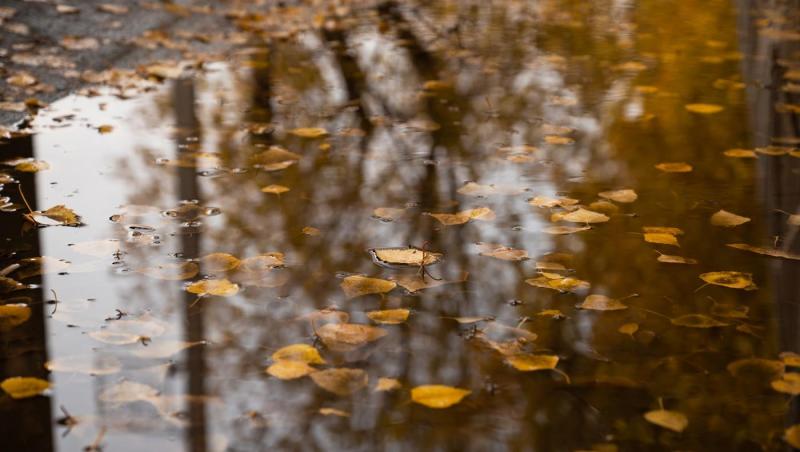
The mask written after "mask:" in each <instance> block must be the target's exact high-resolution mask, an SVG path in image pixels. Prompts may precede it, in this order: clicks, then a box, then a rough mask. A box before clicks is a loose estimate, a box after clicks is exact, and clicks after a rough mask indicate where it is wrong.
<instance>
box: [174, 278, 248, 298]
mask: <svg viewBox="0 0 800 452" xmlns="http://www.w3.org/2000/svg"><path fill="white" fill-rule="evenodd" d="M186 291H187V292H189V293H193V294H197V295H200V296H205V295H215V296H219V297H230V296H233V295H236V294H237V293H239V285H238V284H234V283H232V282H230V281H228V280H227V279H203V280H200V281H196V282H193V283H191V284H189V285H188V286H186Z"/></svg>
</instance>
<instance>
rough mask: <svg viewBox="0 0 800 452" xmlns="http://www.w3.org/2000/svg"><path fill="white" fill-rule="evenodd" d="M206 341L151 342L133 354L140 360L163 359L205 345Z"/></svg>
mask: <svg viewBox="0 0 800 452" xmlns="http://www.w3.org/2000/svg"><path fill="white" fill-rule="evenodd" d="M205 343H206V341H195V342H184V341H178V340H164V339H162V340H159V341H154V342H151V343H150V344H148V345H147V347H141V348H139V349H137V350H136V351H134V352H133V354H134V355H136V356H138V357H139V358H150V359H163V358H169V357H170V356H172V355H175V354H177V353H180V352H182V351H183V350H186V349H187V348H191V347H194V346H197V345H203V344H205Z"/></svg>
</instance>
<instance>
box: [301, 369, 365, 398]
mask: <svg viewBox="0 0 800 452" xmlns="http://www.w3.org/2000/svg"><path fill="white" fill-rule="evenodd" d="M311 379H312V380H313V381H314V383H316V384H317V386H319V387H320V388H322V389H324V390H326V391H328V392H332V393H334V394H336V395H339V396H349V395H350V394H352V393H354V392H356V391H358V390H360V389H362V388H365V387H367V384H368V383H369V380H368V377H367V373H366V372H364V371H363V370H362V369H348V368H346V367H342V368H336V369H325V370H321V371H318V372H314V373H312V374H311Z"/></svg>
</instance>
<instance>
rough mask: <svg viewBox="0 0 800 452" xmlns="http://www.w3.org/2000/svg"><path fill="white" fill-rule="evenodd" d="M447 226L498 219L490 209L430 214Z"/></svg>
mask: <svg viewBox="0 0 800 452" xmlns="http://www.w3.org/2000/svg"><path fill="white" fill-rule="evenodd" d="M428 215H430V216H432V217H433V218H435V219H436V220H437V221H439V223H442V224H443V225H445V226H452V225H457V224H464V223H466V222H468V221H470V220H481V221H492V220H494V219H495V218H496V216H495V214H494V211H492V209H490V208H488V207H477V208H475V209H469V210H463V211H461V212H458V213H429V214H428Z"/></svg>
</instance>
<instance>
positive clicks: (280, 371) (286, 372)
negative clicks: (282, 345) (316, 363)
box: [266, 359, 316, 380]
mask: <svg viewBox="0 0 800 452" xmlns="http://www.w3.org/2000/svg"><path fill="white" fill-rule="evenodd" d="M266 372H267V373H268V374H270V375H272V376H273V377H275V378H279V379H281V380H294V379H297V378H301V377H305V376H306V375H309V374H311V373H312V372H316V369H314V368H313V367H311V366H309V365H308V363H306V362H304V361H295V360H291V359H278V360H275V362H274V363H272V364H271V365H270V366H269V367H267V370H266Z"/></svg>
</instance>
